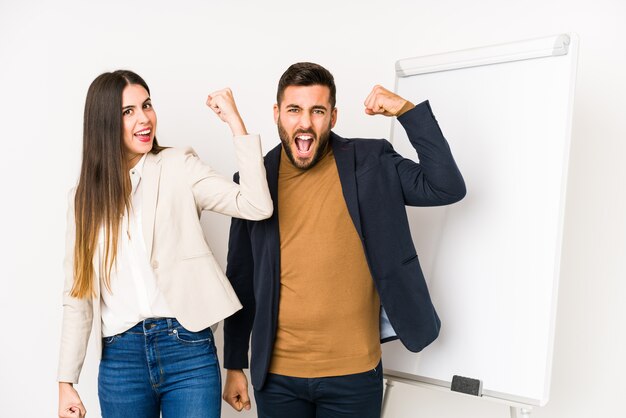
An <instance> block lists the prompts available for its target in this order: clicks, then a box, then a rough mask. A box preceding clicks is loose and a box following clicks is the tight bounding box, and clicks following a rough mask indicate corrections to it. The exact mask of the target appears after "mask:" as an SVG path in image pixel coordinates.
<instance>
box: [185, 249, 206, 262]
mask: <svg viewBox="0 0 626 418" xmlns="http://www.w3.org/2000/svg"><path fill="white" fill-rule="evenodd" d="M211 254H212V253H211V251H209V250H202V251H198V252H191V253H188V254H184V255H182V256H181V257H180V258H181V260H189V259H192V258H198V257H207V256H209V255H211Z"/></svg>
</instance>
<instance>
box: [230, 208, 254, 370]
mask: <svg viewBox="0 0 626 418" xmlns="http://www.w3.org/2000/svg"><path fill="white" fill-rule="evenodd" d="M247 224H248V222H247V221H244V220H242V219H237V218H233V219H232V221H231V225H230V234H229V238H228V256H227V267H226V276H227V277H228V280H230V284H231V285H232V287H233V289H234V290H235V293H236V294H237V297H238V298H239V300H240V301H241V304H242V305H243V308H242V309H241V310H239V311H238V312H236V313H235V314H233V315H231V316H229V317H228V318H226V320H225V321H224V368H226V369H244V368H248V349H249V344H250V332H251V331H252V324H253V322H254V313H255V309H256V305H255V298H254V283H253V277H254V259H253V255H252V244H251V241H250V234H249V232H248V225H247Z"/></svg>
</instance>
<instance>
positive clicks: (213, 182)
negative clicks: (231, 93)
mask: <svg viewBox="0 0 626 418" xmlns="http://www.w3.org/2000/svg"><path fill="white" fill-rule="evenodd" d="M234 144H235V151H236V155H237V163H238V167H239V170H240V171H239V172H240V175H241V179H240V184H236V183H234V182H233V181H231V180H230V179H228V178H226V177H223V176H222V175H220V174H219V173H217V172H215V171H214V170H213V169H212V168H211V167H209V166H208V165H206V164H204V163H202V161H200V159H199V158H198V156H197V155H196V154H195V152H194V151H193V150H192V149H191V148H187V149H184V150H182V149H176V148H168V149H165V150H163V151H161V152H160V153H159V154H157V155H154V154H151V153H149V154H148V155H147V157H146V161H145V165H144V170H143V175H142V179H141V181H142V188H143V214H142V215H143V219H142V226H143V234H144V240H145V244H146V248H147V249H148V253H149V257H150V262H151V265H152V268H153V270H154V272H155V276H156V280H157V284H158V286H159V289H160V290H161V291H162V292H163V295H164V296H165V299H166V301H167V303H168V305H169V307H170V309H171V310H172V312H173V313H174V315H175V316H176V318H177V319H178V321H179V322H180V323H181V324H182V325H183V326H184V327H185V328H187V329H189V330H191V331H199V330H202V329H204V328H207V327H209V326H211V325H213V324H216V323H217V322H219V321H221V320H222V319H224V318H226V317H228V316H230V315H232V314H233V313H234V312H236V311H237V310H239V309H241V304H240V303H239V300H238V299H237V296H236V295H235V292H234V291H233V289H232V287H231V286H230V282H229V281H228V279H227V278H226V276H225V275H224V273H223V271H222V269H221V267H220V266H219V264H218V263H217V261H216V260H215V258H214V257H213V253H212V252H211V249H210V248H209V245H208V244H207V242H206V240H205V238H204V234H203V231H202V227H201V225H200V214H201V212H202V211H203V210H211V211H214V212H219V213H223V214H224V215H228V216H233V217H237V218H244V219H251V220H261V219H266V218H269V217H270V216H271V215H272V210H273V205H272V199H271V197H270V193H269V190H268V187H267V181H266V177H265V168H264V165H263V155H262V151H261V141H260V138H259V136H258V135H246V136H239V137H235V138H234ZM75 230H76V226H75V222H74V191H72V192H71V193H70V197H69V205H68V213H67V235H66V248H65V251H66V256H65V261H64V268H65V286H64V291H63V327H62V332H61V351H60V356H59V357H60V358H59V369H58V376H57V378H58V381H60V382H72V383H78V378H79V375H80V371H81V369H82V365H83V362H84V359H85V353H86V350H87V342H88V340H89V334H90V333H91V330H92V328H93V332H94V334H95V335H94V336H95V341H96V344H97V347H96V351H97V353H98V355H100V353H101V351H102V332H101V328H102V326H101V317H100V275H101V272H102V266H101V262H100V257H99V255H98V254H96V256H95V257H94V260H93V266H94V270H95V288H96V292H95V295H94V297H93V298H87V299H77V298H74V297H72V296H70V290H71V288H72V284H73V280H74V277H73V256H74V241H75Z"/></svg>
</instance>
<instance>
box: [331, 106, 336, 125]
mask: <svg viewBox="0 0 626 418" xmlns="http://www.w3.org/2000/svg"><path fill="white" fill-rule="evenodd" d="M335 123H337V108H336V107H334V108H333V110H332V112H331V114H330V129H333V128H334V127H335Z"/></svg>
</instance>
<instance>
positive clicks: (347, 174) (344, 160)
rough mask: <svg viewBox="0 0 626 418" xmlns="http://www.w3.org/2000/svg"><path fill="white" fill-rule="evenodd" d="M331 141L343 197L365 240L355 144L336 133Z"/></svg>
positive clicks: (355, 224) (359, 232)
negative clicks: (357, 180)
mask: <svg viewBox="0 0 626 418" xmlns="http://www.w3.org/2000/svg"><path fill="white" fill-rule="evenodd" d="M330 141H331V145H332V147H333V154H334V155H335V163H336V164H337V171H338V172H339V181H340V182H341V189H342V191H343V197H344V199H345V200H346V206H348V212H349V213H350V217H351V218H352V223H354V227H355V228H356V231H357V233H358V234H359V237H360V238H361V240H363V238H364V237H363V231H362V230H361V215H360V214H359V200H358V195H357V186H356V169H355V155H354V153H355V150H354V143H353V142H352V141H348V140H346V139H344V138H341V137H340V136H338V135H336V134H335V133H334V132H331V134H330Z"/></svg>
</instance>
